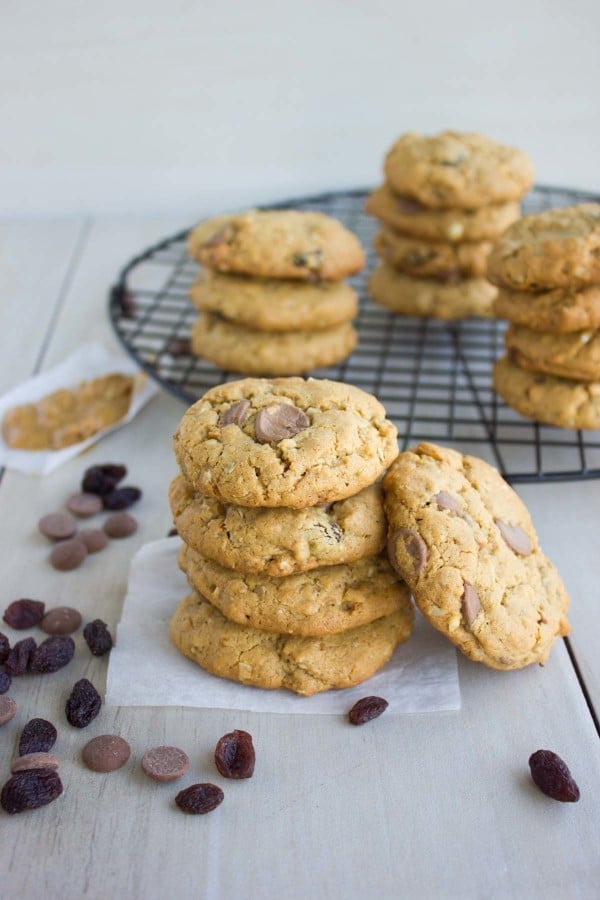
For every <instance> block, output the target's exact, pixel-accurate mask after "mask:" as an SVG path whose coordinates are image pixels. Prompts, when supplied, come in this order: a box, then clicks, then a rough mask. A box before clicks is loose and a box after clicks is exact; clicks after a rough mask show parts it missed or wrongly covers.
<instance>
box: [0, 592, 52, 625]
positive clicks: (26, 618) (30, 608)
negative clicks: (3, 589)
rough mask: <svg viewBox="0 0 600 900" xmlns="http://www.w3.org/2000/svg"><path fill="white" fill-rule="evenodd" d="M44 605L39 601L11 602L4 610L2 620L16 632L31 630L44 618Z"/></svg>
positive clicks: (23, 600)
mask: <svg viewBox="0 0 600 900" xmlns="http://www.w3.org/2000/svg"><path fill="white" fill-rule="evenodd" d="M44 610H45V605H44V604H43V603H42V601H41V600H27V599H22V600H13V602H12V603H9V605H8V606H7V607H6V609H5V610H4V615H3V617H2V618H3V619H4V621H5V622H6V624H7V625H10V627H11V628H14V629H15V630H16V631H22V630H23V629H25V628H33V627H34V625H37V624H38V623H39V622H41V620H42V618H43V617H44Z"/></svg>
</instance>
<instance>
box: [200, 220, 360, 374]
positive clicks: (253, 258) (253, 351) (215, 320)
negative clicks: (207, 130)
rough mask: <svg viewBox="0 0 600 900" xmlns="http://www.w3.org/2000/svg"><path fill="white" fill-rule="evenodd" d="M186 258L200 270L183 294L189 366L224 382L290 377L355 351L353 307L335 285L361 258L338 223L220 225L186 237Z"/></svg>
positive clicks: (344, 288) (352, 298)
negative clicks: (202, 362)
mask: <svg viewBox="0 0 600 900" xmlns="http://www.w3.org/2000/svg"><path fill="white" fill-rule="evenodd" d="M188 250H189V252H190V254H191V256H193V257H194V259H197V260H198V261H199V262H201V263H202V264H203V266H204V271H203V272H202V274H201V276H200V278H199V279H198V281H197V282H196V283H195V284H194V285H193V286H192V288H191V290H190V296H191V299H192V302H193V303H194V305H195V306H197V307H198V309H199V310H200V316H199V318H198V320H197V321H196V323H195V324H194V326H193V329H192V335H191V345H192V352H193V353H195V354H196V355H197V356H200V357H203V358H204V359H207V360H209V361H210V362H213V363H215V364H216V365H217V366H219V367H220V368H222V369H225V370H229V371H232V372H244V373H246V374H249V375H292V374H298V373H302V372H309V371H312V370H313V369H316V368H320V367H325V366H331V365H334V364H335V363H338V362H340V361H341V360H342V359H345V358H346V357H347V356H348V355H349V354H350V353H351V352H352V350H353V349H354V347H355V346H356V343H357V334H356V331H355V329H354V327H353V326H352V320H353V319H354V318H355V317H356V315H357V312H358V300H357V296H356V293H355V292H354V291H353V290H352V288H351V287H350V286H349V285H347V284H345V283H344V282H343V280H342V279H344V278H346V277H347V276H348V275H352V274H354V273H356V272H359V271H360V270H361V269H362V268H363V266H364V264H365V256H364V252H363V249H362V247H361V245H360V243H359V241H358V239H357V238H356V236H355V235H353V234H352V233H351V232H349V231H348V230H347V229H346V228H344V226H343V225H342V224H341V223H340V222H338V221H337V220H336V219H332V218H330V217H329V216H326V215H323V214H322V213H317V212H300V211H297V210H272V211H264V212H261V211H256V210H254V211H250V212H246V213H242V214H240V215H231V216H219V217H217V218H215V219H210V220H208V221H206V222H203V223H201V224H200V225H198V227H197V228H195V229H194V230H193V231H192V232H191V234H190V236H189V240H188Z"/></svg>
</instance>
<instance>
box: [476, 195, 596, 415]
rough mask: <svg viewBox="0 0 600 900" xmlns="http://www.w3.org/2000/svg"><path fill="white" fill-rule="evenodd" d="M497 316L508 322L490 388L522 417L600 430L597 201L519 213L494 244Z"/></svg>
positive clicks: (491, 268)
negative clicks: (503, 352) (503, 348)
mask: <svg viewBox="0 0 600 900" xmlns="http://www.w3.org/2000/svg"><path fill="white" fill-rule="evenodd" d="M488 274H489V277H490V279H491V280H492V281H494V282H495V284H497V285H499V286H500V290H499V294H498V299H497V301H496V315H497V316H498V317H499V318H505V319H508V320H509V321H510V323H511V324H510V327H509V328H508V330H507V332H506V334H505V343H506V347H507V350H508V353H507V355H506V356H505V357H504V358H503V359H501V360H499V361H498V362H497V363H496V366H495V369H494V387H495V388H496V390H497V391H498V393H499V394H500V396H501V397H502V398H503V400H505V402H506V403H507V404H508V405H509V406H512V407H513V408H514V409H516V410H517V411H518V412H520V413H521V414H522V415H524V416H528V417H530V418H532V419H535V420H537V421H538V422H544V423H546V424H549V425H559V426H561V427H563V428H600V205H598V204H596V203H583V204H580V205H578V206H569V207H565V208H564V209H551V210H548V211H546V212H543V213H540V214H539V215H536V216H525V217H524V218H523V219H521V220H520V221H519V222H517V223H515V224H514V225H512V226H511V227H510V228H509V229H508V230H507V232H506V233H505V234H504V235H503V236H502V237H501V238H500V240H499V241H498V242H497V243H496V244H495V246H494V249H493V251H492V254H491V256H490V259H489V270H488Z"/></svg>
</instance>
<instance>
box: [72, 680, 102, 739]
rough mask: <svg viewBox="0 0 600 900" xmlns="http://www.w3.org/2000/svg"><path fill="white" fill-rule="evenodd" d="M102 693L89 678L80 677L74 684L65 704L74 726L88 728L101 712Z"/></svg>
mask: <svg viewBox="0 0 600 900" xmlns="http://www.w3.org/2000/svg"><path fill="white" fill-rule="evenodd" d="M101 705H102V700H101V699H100V694H99V693H98V691H97V690H96V688H95V687H94V685H93V684H92V683H91V681H88V680H87V678H80V679H79V681H76V682H75V684H74V685H73V690H72V691H71V695H70V696H69V699H68V700H67V703H66V706H65V714H66V716H67V721H68V722H69V723H70V724H71V725H73V727H74V728H86V727H87V726H88V725H89V724H90V722H93V720H94V719H95V718H96V716H97V715H98V713H99V712H100V706H101Z"/></svg>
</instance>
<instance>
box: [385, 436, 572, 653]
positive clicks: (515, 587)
mask: <svg viewBox="0 0 600 900" xmlns="http://www.w3.org/2000/svg"><path fill="white" fill-rule="evenodd" d="M384 491H385V506H386V512H387V515H388V520H389V532H388V533H389V542H388V552H389V555H390V560H391V562H392V565H393V566H394V568H395V569H396V571H397V572H398V573H399V574H400V576H401V577H402V578H403V580H405V581H406V583H407V584H408V586H409V587H410V588H411V590H412V592H413V596H414V598H415V602H416V604H417V606H418V607H419V609H420V610H421V611H422V612H423V614H424V615H425V616H426V618H427V619H428V620H429V621H430V622H431V624H432V625H433V626H434V627H435V628H437V629H438V630H439V631H441V632H442V633H443V634H445V635H446V636H447V637H448V638H449V639H450V640H451V641H452V642H453V643H454V644H456V645H457V647H458V648H459V649H460V650H461V651H462V652H463V653H464V654H465V655H466V656H468V657H469V658H470V659H472V660H475V661H476V662H482V663H484V664H485V665H487V666H490V667H491V668H494V669H518V668H521V667H522V666H526V665H529V664H531V663H535V662H543V661H544V660H545V659H546V658H547V657H548V654H549V653H550V650H551V647H552V644H553V643H554V641H555V640H556V638H557V637H559V636H561V635H565V634H568V632H569V624H568V622H567V618H566V613H567V607H568V603H569V599H568V596H567V593H566V590H565V587H564V585H563V583H562V581H561V579H560V577H559V575H558V573H557V571H556V569H555V568H554V566H553V565H552V563H551V562H549V560H548V559H547V558H546V557H545V556H544V554H543V553H542V551H541V550H540V547H539V545H538V540H537V535H536V533H535V530H534V528H533V525H532V523H531V519H530V517H529V514H528V512H527V509H526V508H525V506H524V505H523V503H522V502H521V500H520V499H519V498H518V496H517V495H516V494H515V492H514V491H513V490H512V488H510V487H509V485H508V484H507V483H506V482H505V481H504V480H503V478H502V477H501V476H500V474H499V473H498V472H497V470H496V469H494V468H492V466H489V465H488V464H487V463H486V462H484V461H483V460H481V459H478V458H476V457H472V456H462V455H461V454H460V453H457V452H456V451H454V450H449V449H446V448H443V447H437V446H435V445H433V444H420V445H419V446H418V447H415V448H414V449H412V450H410V451H408V452H406V453H402V454H400V456H399V457H398V458H397V460H396V461H395V462H394V464H393V465H392V466H391V468H390V470H389V472H388V473H387V475H386V476H385V478H384Z"/></svg>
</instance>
